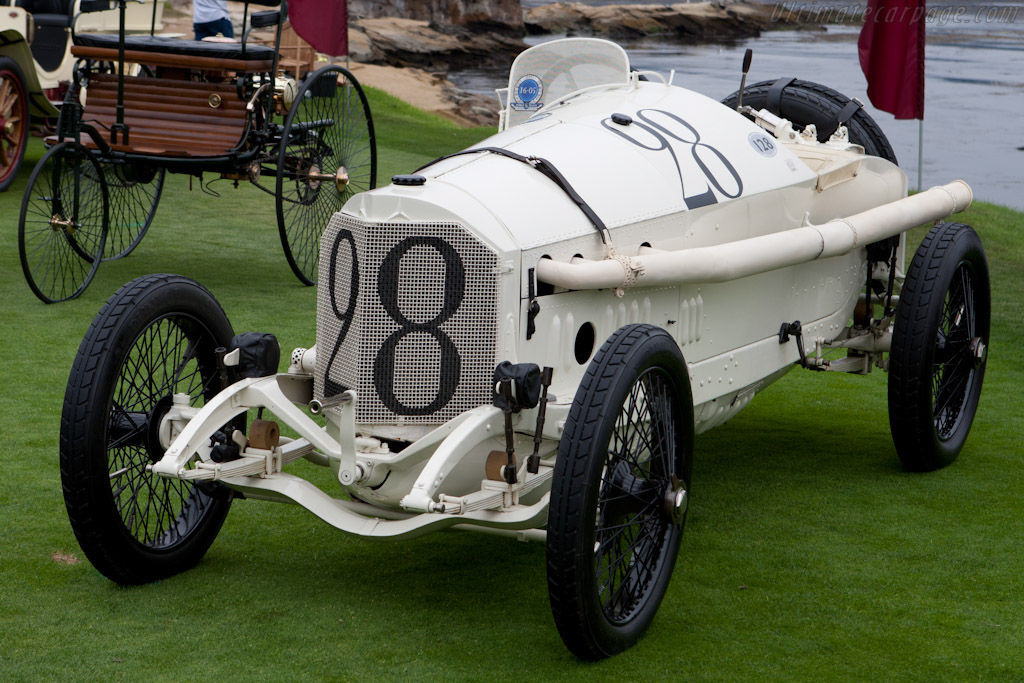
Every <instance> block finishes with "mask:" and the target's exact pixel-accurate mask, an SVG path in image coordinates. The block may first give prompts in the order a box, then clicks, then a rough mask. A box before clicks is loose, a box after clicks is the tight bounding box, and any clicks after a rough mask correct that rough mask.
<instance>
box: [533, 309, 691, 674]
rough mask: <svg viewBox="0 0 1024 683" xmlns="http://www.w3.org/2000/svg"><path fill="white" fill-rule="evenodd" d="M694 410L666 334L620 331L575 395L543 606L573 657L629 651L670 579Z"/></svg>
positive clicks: (556, 483)
mask: <svg viewBox="0 0 1024 683" xmlns="http://www.w3.org/2000/svg"><path fill="white" fill-rule="evenodd" d="M692 462H693V399H692V395H691V392H690V383H689V379H688V372H687V368H686V363H685V362H684V360H683V355H682V353H680V351H679V347H678V346H677V345H676V343H675V341H673V339H672V337H671V336H669V334H668V333H667V332H665V331H664V330H662V329H659V328H657V327H654V326H651V325H629V326H626V327H623V328H620V329H619V330H618V331H617V332H615V334H613V335H612V336H611V337H610V338H609V339H608V341H606V342H605V343H604V345H603V346H602V347H601V349H600V350H599V351H598V353H597V354H596V355H595V357H594V360H593V361H591V363H590V366H589V367H588V368H587V373H586V375H585V376H584V378H583V381H582V382H581V383H580V386H579V389H578V390H577V392H576V397H575V399H574V400H573V404H572V407H571V409H570V411H569V417H568V419H567V421H566V425H565V432H564V435H563V436H562V440H561V443H560V444H559V448H558V458H557V460H556V465H555V472H554V479H553V482H552V488H551V503H550V510H549V513H548V532H547V570H548V595H549V598H550V600H551V610H552V613H553V615H554V619H555V625H556V626H557V627H558V632H559V634H560V635H561V637H562V640H563V641H564V642H565V644H566V646H567V647H568V648H569V649H570V650H571V651H572V652H573V653H574V654H575V655H576V656H578V657H580V658H582V659H588V660H596V659H601V658H604V657H608V656H610V655H613V654H615V653H617V652H620V651H622V650H625V649H626V648H628V647H630V646H632V645H633V644H634V643H635V642H636V641H637V640H639V639H640V637H641V636H642V635H643V634H644V632H645V631H646V630H647V628H648V626H650V624H651V621H652V620H653V619H654V615H655V613H656V612H657V610H658V606H659V605H660V604H661V600H662V598H663V597H664V595H665V590H666V589H667V587H668V583H669V579H670V578H671V577H672V569H673V567H674V566H675V562H676V555H677V553H678V550H679V541H680V538H681V537H682V534H683V526H684V524H685V520H686V510H687V505H688V502H689V490H690V471H691V467H692Z"/></svg>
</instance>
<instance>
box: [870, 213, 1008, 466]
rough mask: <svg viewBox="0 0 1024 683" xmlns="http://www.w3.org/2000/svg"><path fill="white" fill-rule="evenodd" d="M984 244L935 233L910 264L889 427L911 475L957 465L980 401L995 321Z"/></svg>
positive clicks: (962, 231)
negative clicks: (992, 312) (991, 323)
mask: <svg viewBox="0 0 1024 683" xmlns="http://www.w3.org/2000/svg"><path fill="white" fill-rule="evenodd" d="M991 311H992V309H991V300H990V295H989V276H988V263H987V261H986V259H985V251H984V249H983V248H982V245H981V239H980V238H979V237H978V235H977V233H975V232H974V230H973V229H972V228H971V227H970V226H968V225H964V224H962V223H940V224H939V225H936V226H935V227H933V228H932V229H931V230H930V231H929V232H928V234H927V235H926V236H925V238H924V240H923V241H922V242H921V246H920V247H918V249H917V253H915V254H914V258H913V260H912V261H911V263H910V268H909V269H908V271H907V278H906V281H905V282H904V283H903V290H902V291H901V292H900V302H899V306H898V307H897V309H896V320H895V322H894V325H893V331H892V352H891V354H890V358H889V426H890V428H891V430H892V438H893V442H894V443H895V445H896V453H897V454H898V455H899V457H900V461H901V462H902V463H903V467H904V468H906V469H907V470H910V471H931V470H937V469H939V468H940V467H945V466H946V465H948V464H950V463H951V462H953V461H954V460H955V459H956V457H957V455H959V454H960V449H962V448H963V446H964V442H965V441H966V440H967V434H968V432H970V430H971V423H972V422H973V421H974V414H975V412H976V411H977V409H978V401H979V399H980V398H981V382H982V379H983V378H984V376H985V362H986V359H987V357H988V341H989V322H990V320H991Z"/></svg>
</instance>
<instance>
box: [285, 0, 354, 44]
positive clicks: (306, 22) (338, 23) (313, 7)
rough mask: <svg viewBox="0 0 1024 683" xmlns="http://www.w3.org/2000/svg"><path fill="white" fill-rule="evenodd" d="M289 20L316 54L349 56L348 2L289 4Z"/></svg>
mask: <svg viewBox="0 0 1024 683" xmlns="http://www.w3.org/2000/svg"><path fill="white" fill-rule="evenodd" d="M288 20H289V21H290V22H292V28H294V29H295V32H296V33H298V34H299V37H300V38H302V39H303V40H305V41H306V42H307V43H309V44H310V45H312V46H313V48H314V49H315V50H316V51H317V52H323V53H324V54H328V55H331V56H332V57H340V56H341V55H345V54H348V2H347V0H288Z"/></svg>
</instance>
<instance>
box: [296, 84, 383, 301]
mask: <svg viewBox="0 0 1024 683" xmlns="http://www.w3.org/2000/svg"><path fill="white" fill-rule="evenodd" d="M376 186H377V141H376V137H375V136H374V132H373V118H372V117H371V116H370V103H369V102H368V101H367V99H366V94H365V93H364V92H363V89H362V88H361V87H360V86H359V83H358V82H357V81H356V79H355V77H354V76H353V75H352V74H351V73H349V72H348V70H346V69H343V68H342V67H340V66H333V65H331V66H325V67H323V68H321V69H318V70H317V71H315V72H314V73H312V74H310V75H309V76H308V77H307V78H306V80H305V82H304V83H303V84H302V87H300V88H299V91H298V92H297V93H296V95H295V101H294V102H293V103H292V106H291V109H290V110H289V111H288V116H287V118H286V119H285V122H284V128H283V129H282V133H281V145H280V148H279V150H278V159H277V192H276V193H277V226H278V230H279V231H280V233H281V243H282V245H284V253H285V256H287V257H288V265H290V266H291V268H292V271H293V272H294V273H295V275H296V276H297V277H298V278H299V280H301V281H302V282H303V283H304V284H307V285H315V284H316V282H317V278H318V276H319V269H320V236H321V235H322V234H323V232H324V229H325V228H326V227H327V223H328V221H330V219H331V216H333V215H334V213H335V212H336V211H337V210H338V209H340V208H341V207H342V206H343V205H344V204H345V202H347V201H348V199H349V197H351V196H352V195H354V194H356V193H357V192H362V191H364V190H371V189H373V188H374V187H376Z"/></svg>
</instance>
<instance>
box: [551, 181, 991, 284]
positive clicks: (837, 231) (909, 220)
mask: <svg viewBox="0 0 1024 683" xmlns="http://www.w3.org/2000/svg"><path fill="white" fill-rule="evenodd" d="M973 196H974V195H973V193H972V192H971V188H970V186H969V185H968V184H967V183H965V182H964V181H962V180H954V181H953V182H951V183H949V184H948V185H943V186H940V187H933V188H931V189H930V190H926V191H924V192H920V193H918V194H916V195H913V196H912V197H905V198H903V199H898V200H896V201H894V202H890V203H888V204H883V205H881V206H876V207H875V208H873V209H868V210H867V211H862V212H861V213H858V214H854V215H853V216H850V217H848V218H836V219H834V220H831V221H829V222H827V223H824V224H823V225H808V226H804V227H800V228H793V229H790V230H783V231H781V232H776V233H772V234H770V235H762V236H760V237H752V238H750V239H746V240H738V241H736V242H728V243H726V244H719V245H715V246H713V247H695V248H693V249H680V250H679V251H662V250H658V249H652V248H649V247H641V249H640V253H639V255H637V256H634V257H631V258H630V257H620V258H612V259H604V260H602V261H590V260H587V259H581V258H574V259H573V260H572V261H571V262H569V263H562V262H558V261H553V260H551V259H541V260H540V261H539V262H538V263H537V279H538V280H539V281H541V282H545V283H547V284H550V285H555V286H556V287H564V288H566V289H576V290H583V289H618V288H623V287H653V286H658V285H682V284H703V283H713V282H727V281H729V280H736V279H738V278H742V277H748V276H750V275H758V274H760V273H767V272H769V271H772V270H777V269H779V268H786V267H788V266H795V265H799V264H801V263H807V262H808V261H814V260H816V259H822V258H830V257H833V256H842V255H843V254H848V253H850V252H851V251H853V250H854V249H857V248H860V247H864V246H866V245H868V244H871V243H872V242H878V241H879V240H883V239H886V238H888V237H892V236H894V235H898V234H900V233H902V232H906V231H907V230H910V229H911V228H913V227H916V226H918V225H921V224H922V223H928V222H930V221H935V220H938V219H940V218H945V217H946V216H949V215H950V214H953V213H957V212H960V211H963V210H964V209H966V208H967V207H968V206H970V205H971V201H972V199H973Z"/></svg>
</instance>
